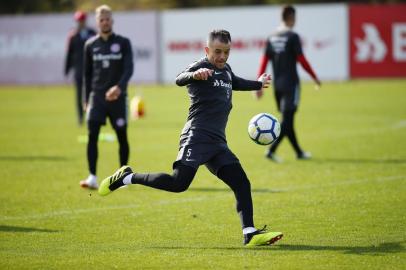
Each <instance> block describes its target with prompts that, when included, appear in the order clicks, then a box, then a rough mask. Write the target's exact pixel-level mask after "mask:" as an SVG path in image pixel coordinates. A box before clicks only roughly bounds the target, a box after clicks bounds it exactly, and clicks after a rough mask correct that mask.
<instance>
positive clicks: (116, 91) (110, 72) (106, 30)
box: [80, 5, 134, 189]
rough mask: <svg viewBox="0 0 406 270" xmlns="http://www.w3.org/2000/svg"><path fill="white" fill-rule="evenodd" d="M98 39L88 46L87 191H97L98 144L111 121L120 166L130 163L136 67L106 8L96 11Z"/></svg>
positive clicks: (84, 182)
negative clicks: (130, 103)
mask: <svg viewBox="0 0 406 270" xmlns="http://www.w3.org/2000/svg"><path fill="white" fill-rule="evenodd" d="M96 22H97V27H98V35H97V36H95V37H92V38H91V39H89V40H88V41H87V42H86V44H85V53H84V79H85V81H84V83H85V97H84V107H85V108H86V114H87V124H88V132H89V134H88V144H87V159H88V165H89V172H90V175H89V176H88V178H87V179H86V180H83V181H81V182H80V186H81V187H84V188H90V189H97V188H98V185H97V178H96V164H97V157H98V149H97V141H98V136H99V133H100V128H101V126H102V125H105V124H106V118H107V117H108V118H109V120H110V123H111V125H112V127H113V129H114V131H115V132H116V135H117V139H118V143H119V158H120V165H125V164H127V162H128V156H129V151H130V150H129V144H128V139H127V116H128V115H127V85H128V81H129V80H130V78H131V76H132V74H133V69H134V64H133V54H132V49H131V42H130V40H129V39H128V38H125V37H123V36H120V35H117V34H115V33H113V18H112V11H111V9H110V7H109V6H106V5H103V6H100V7H98V8H97V9H96Z"/></svg>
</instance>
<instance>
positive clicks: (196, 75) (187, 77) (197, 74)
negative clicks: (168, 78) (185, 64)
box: [175, 68, 213, 86]
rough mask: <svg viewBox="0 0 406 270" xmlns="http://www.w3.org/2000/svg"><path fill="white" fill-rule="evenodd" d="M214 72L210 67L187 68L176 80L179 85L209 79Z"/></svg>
mask: <svg viewBox="0 0 406 270" xmlns="http://www.w3.org/2000/svg"><path fill="white" fill-rule="evenodd" d="M212 74H213V70H212V69H208V68H199V69H197V70H190V69H186V70H185V71H183V72H182V73H180V74H179V75H178V76H177V77H176V81H175V82H176V84H177V85H178V86H185V85H188V84H189V83H191V82H193V81H195V80H207V79H208V78H209V77H210V76H211V75H212Z"/></svg>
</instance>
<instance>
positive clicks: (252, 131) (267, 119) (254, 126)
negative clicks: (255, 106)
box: [248, 113, 281, 145]
mask: <svg viewBox="0 0 406 270" xmlns="http://www.w3.org/2000/svg"><path fill="white" fill-rule="evenodd" d="M280 134H281V125H280V123H279V121H278V119H277V118H276V117H275V116H273V115H272V114H269V113H259V114H257V115H255V116H254V117H252V118H251V120H250V122H249V123H248V135H249V136H250V138H251V139H252V140H253V141H254V142H256V143H257V144H261V145H268V144H271V143H273V142H274V141H275V140H276V139H277V138H278V137H279V135H280Z"/></svg>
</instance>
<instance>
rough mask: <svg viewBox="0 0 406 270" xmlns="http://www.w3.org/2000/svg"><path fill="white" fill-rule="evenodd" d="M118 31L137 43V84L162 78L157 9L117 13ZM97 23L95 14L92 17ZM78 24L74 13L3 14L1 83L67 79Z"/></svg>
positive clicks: (90, 21) (91, 21)
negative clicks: (68, 51)
mask: <svg viewBox="0 0 406 270" xmlns="http://www.w3.org/2000/svg"><path fill="white" fill-rule="evenodd" d="M113 18H114V26H113V28H114V31H115V32H116V33H118V34H122V35H124V36H126V37H128V38H129V39H130V40H131V42H132V46H133V53H134V58H135V60H134V63H135V71H134V75H133V77H132V79H131V81H132V82H137V83H140V82H141V83H154V82H156V81H157V80H158V74H157V72H158V67H157V61H158V60H157V57H158V52H157V50H158V48H157V40H156V39H157V34H156V33H157V14H156V13H155V12H142V13H141V12H124V13H123V12H116V13H114V14H113ZM88 24H89V26H92V27H94V26H95V20H94V15H93V14H89V16H88ZM74 27H75V22H74V21H73V17H72V14H61V15H32V16H1V17H0V83H1V84H55V83H66V82H70V81H71V80H70V79H67V78H64V75H63V70H64V61H65V52H66V42H67V37H68V33H69V31H70V30H71V29H72V28H74Z"/></svg>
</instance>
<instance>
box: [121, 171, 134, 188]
mask: <svg viewBox="0 0 406 270" xmlns="http://www.w3.org/2000/svg"><path fill="white" fill-rule="evenodd" d="M133 175H134V174H133V173H130V174H129V175H127V176H126V177H124V179H123V184H124V185H131V184H132V183H131V178H132V177H133Z"/></svg>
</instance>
